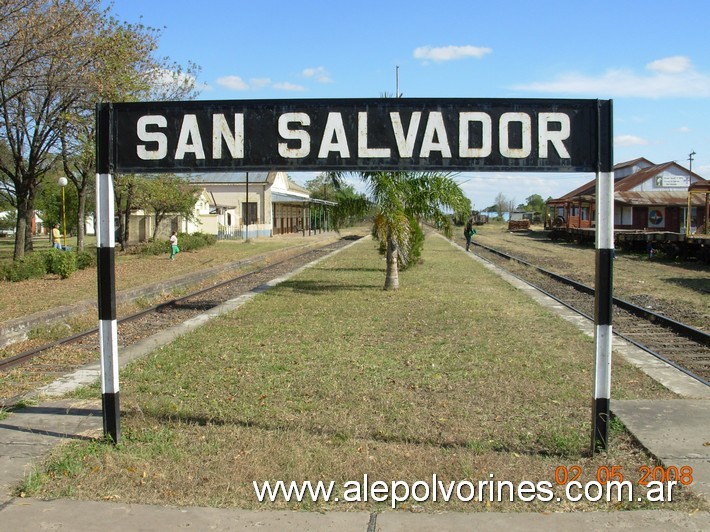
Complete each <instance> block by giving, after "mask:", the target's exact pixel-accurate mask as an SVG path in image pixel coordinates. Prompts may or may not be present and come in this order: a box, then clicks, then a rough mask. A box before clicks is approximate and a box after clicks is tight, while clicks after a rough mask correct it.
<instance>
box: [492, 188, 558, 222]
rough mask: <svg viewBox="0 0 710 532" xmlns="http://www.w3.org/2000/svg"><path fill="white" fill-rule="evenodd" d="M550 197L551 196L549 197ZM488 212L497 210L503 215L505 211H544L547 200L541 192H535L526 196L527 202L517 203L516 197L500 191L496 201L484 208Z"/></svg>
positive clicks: (499, 214)
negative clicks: (510, 196) (507, 195)
mask: <svg viewBox="0 0 710 532" xmlns="http://www.w3.org/2000/svg"><path fill="white" fill-rule="evenodd" d="M548 199H549V198H548ZM483 210H484V211H486V212H497V213H498V216H501V217H502V216H503V213H504V212H512V211H515V210H517V211H525V212H543V211H544V210H545V200H544V199H542V196H540V195H539V194H533V195H531V196H528V197H527V198H525V203H519V204H518V205H517V206H516V205H515V199H512V198H511V199H508V198H507V197H506V196H505V194H503V193H502V192H499V193H498V195H497V196H496V197H495V203H494V204H493V205H490V206H489V207H486V208H485V209H483Z"/></svg>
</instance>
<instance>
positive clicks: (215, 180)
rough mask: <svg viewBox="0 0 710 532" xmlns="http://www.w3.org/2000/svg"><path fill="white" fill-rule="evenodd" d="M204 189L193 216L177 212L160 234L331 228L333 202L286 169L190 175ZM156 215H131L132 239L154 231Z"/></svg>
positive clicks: (232, 235)
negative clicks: (313, 193) (312, 194)
mask: <svg viewBox="0 0 710 532" xmlns="http://www.w3.org/2000/svg"><path fill="white" fill-rule="evenodd" d="M188 179H189V181H190V183H192V184H193V185H196V186H197V187H198V188H199V190H200V191H199V193H198V198H197V202H196V204H195V208H194V213H193V218H194V219H192V220H189V219H186V218H184V217H182V216H174V217H172V218H170V220H169V222H168V221H166V222H164V223H162V224H161V227H160V230H159V232H158V234H159V235H160V237H167V235H169V234H170V232H171V231H178V232H181V233H196V232H202V233H205V234H212V235H215V236H217V238H220V239H247V238H259V237H270V236H274V235H283V234H289V233H301V234H302V235H306V234H311V233H312V232H314V231H315V232H320V231H324V230H330V229H332V223H331V212H330V211H331V208H332V207H333V206H335V205H336V204H335V203H334V202H331V201H325V200H321V199H315V198H311V197H310V193H309V192H308V190H306V189H305V188H303V187H301V186H300V185H298V184H296V183H294V182H293V181H292V180H291V179H289V177H288V174H287V173H286V172H208V173H204V174H198V173H192V174H189V175H188ZM154 227H155V217H154V216H153V215H152V214H151V213H150V212H147V211H143V210H136V211H134V212H133V213H132V215H131V224H130V228H129V229H130V233H131V234H130V238H129V240H131V241H146V240H147V239H148V238H150V237H151V236H152V234H153V229H154Z"/></svg>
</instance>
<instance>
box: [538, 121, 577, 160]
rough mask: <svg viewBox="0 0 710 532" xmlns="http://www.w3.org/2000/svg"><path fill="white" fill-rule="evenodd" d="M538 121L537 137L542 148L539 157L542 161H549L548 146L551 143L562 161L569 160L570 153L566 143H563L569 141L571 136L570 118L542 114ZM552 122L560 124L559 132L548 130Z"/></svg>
mask: <svg viewBox="0 0 710 532" xmlns="http://www.w3.org/2000/svg"><path fill="white" fill-rule="evenodd" d="M537 120H538V132H537V136H538V144H539V146H540V153H539V157H540V158H541V159H547V144H548V142H551V143H552V145H553V146H554V147H555V150H557V154H558V155H559V156H560V158H561V159H569V158H570V157H569V152H568V151H567V148H566V147H565V144H564V142H562V141H563V140H566V139H568V138H569V135H570V124H569V116H567V115H566V114H564V113H540V114H539V115H538V117H537ZM551 122H556V123H558V124H560V129H559V131H550V130H549V129H548V126H549V125H550V123H551Z"/></svg>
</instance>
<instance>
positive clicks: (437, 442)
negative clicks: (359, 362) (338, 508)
mask: <svg viewBox="0 0 710 532" xmlns="http://www.w3.org/2000/svg"><path fill="white" fill-rule="evenodd" d="M139 416H140V417H141V418H143V419H146V420H147V419H151V420H153V421H156V422H158V423H184V424H188V425H197V426H201V427H208V426H216V427H228V426H234V427H239V428H246V429H249V428H251V429H256V430H261V431H264V432H274V433H278V434H279V435H280V436H279V437H282V434H283V433H284V432H290V431H297V432H299V433H301V432H304V433H307V434H310V435H312V436H314V437H330V438H337V439H342V438H347V439H357V440H369V441H373V442H378V443H383V444H394V445H421V446H424V447H432V448H439V449H454V450H455V449H470V448H471V441H470V440H468V439H462V438H442V437H441V436H435V437H434V436H432V437H428V436H424V435H422V436H416V435H411V434H410V435H404V436H396V435H393V434H383V433H382V432H380V431H377V430H375V431H366V432H363V433H359V434H343V432H342V431H339V430H337V429H336V428H330V427H324V426H319V427H317V428H316V427H309V426H304V425H302V424H300V423H295V424H293V423H264V422H259V421H250V420H243V419H228V420H227V419H222V418H219V417H212V416H201V415H192V416H185V415H179V414H168V413H163V412H150V411H142V412H141V413H140V414H139ZM485 447H486V448H485V451H492V452H499V453H511V452H515V453H518V454H525V455H528V456H541V457H550V456H560V457H564V456H565V454H564V453H560V451H559V450H557V451H554V450H550V449H546V448H541V447H537V448H530V447H529V446H522V445H521V446H520V447H518V446H515V445H510V444H506V443H504V442H500V441H495V442H486V445H485ZM570 456H577V455H576V454H574V453H570Z"/></svg>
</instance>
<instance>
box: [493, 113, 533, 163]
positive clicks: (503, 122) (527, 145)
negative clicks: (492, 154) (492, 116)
mask: <svg viewBox="0 0 710 532" xmlns="http://www.w3.org/2000/svg"><path fill="white" fill-rule="evenodd" d="M511 122H519V123H520V125H521V127H522V142H523V145H522V147H520V148H511V147H510V144H509V143H510V130H509V128H508V126H509V125H510V123H511ZM530 122H531V121H530V115H528V114H527V113H503V114H502V115H501V117H500V129H499V134H498V142H499V149H500V154H501V155H502V156H503V157H510V158H511V159H524V158H525V157H527V156H528V155H530V151H531V149H532V133H531V131H532V130H531V124H530Z"/></svg>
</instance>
